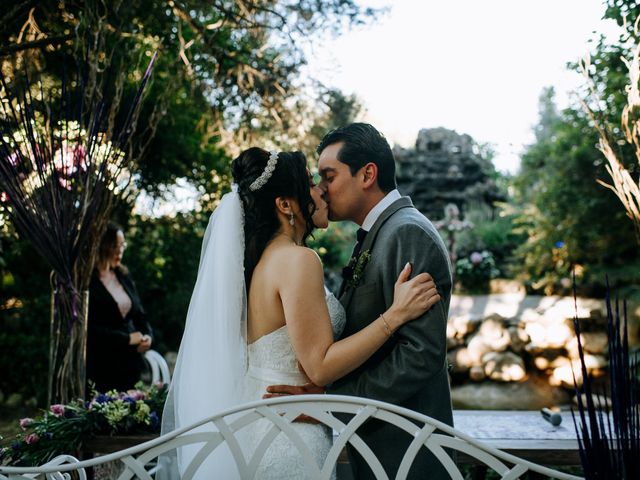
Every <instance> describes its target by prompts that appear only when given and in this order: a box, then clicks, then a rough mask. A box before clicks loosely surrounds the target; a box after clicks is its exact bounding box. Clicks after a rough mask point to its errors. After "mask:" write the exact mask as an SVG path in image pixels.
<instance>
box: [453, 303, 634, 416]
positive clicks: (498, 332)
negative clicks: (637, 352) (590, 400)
mask: <svg viewBox="0 0 640 480" xmlns="http://www.w3.org/2000/svg"><path fill="white" fill-rule="evenodd" d="M631 311H632V315H631V317H632V318H630V322H631V323H630V325H631V326H630V335H631V341H632V342H636V343H637V342H638V323H639V322H638V319H637V318H636V317H635V315H636V313H634V312H635V311H634V310H631ZM576 314H577V317H578V318H579V321H580V325H581V331H582V333H581V341H582V344H583V347H584V350H585V362H586V366H587V371H588V373H589V374H590V375H593V376H594V377H595V378H602V379H603V380H604V377H605V375H606V367H607V334H606V307H605V304H604V301H602V300H597V299H587V298H578V299H577V311H576V308H575V305H574V299H573V298H572V297H553V296H549V297H543V296H526V295H524V293H502V294H494V295H477V296H466V295H454V296H453V297H452V300H451V306H450V311H449V322H448V326H447V347H448V357H449V362H450V363H451V364H452V379H453V398H454V406H456V407H459V408H513V409H537V408H541V407H543V406H552V405H556V404H559V403H567V402H568V401H569V400H570V398H571V396H572V395H573V390H574V383H573V378H574V375H575V377H576V381H577V382H578V383H581V382H582V374H581V372H580V361H579V356H578V342H577V338H576V335H575V333H574V328H573V318H574V316H576ZM489 399H491V400H489Z"/></svg>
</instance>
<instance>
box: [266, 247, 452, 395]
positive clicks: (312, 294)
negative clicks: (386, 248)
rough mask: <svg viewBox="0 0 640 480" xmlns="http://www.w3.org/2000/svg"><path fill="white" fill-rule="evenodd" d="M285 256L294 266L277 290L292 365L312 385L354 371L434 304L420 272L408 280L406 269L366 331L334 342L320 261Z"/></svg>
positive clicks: (302, 253)
mask: <svg viewBox="0 0 640 480" xmlns="http://www.w3.org/2000/svg"><path fill="white" fill-rule="evenodd" d="M290 254H291V256H290V257H289V259H288V260H289V262H288V264H289V265H292V266H294V267H293V268H291V269H289V271H288V272H287V273H288V275H287V276H286V277H285V276H283V277H282V278H281V280H280V281H279V282H278V291H279V294H280V298H281V300H282V306H283V309H284V315H285V319H286V322H287V327H288V330H289V337H290V339H291V343H292V345H293V348H294V350H295V352H296V356H297V358H298V361H299V362H300V364H301V365H302V368H304V371H305V372H306V374H307V376H308V377H309V379H310V380H311V381H312V382H313V383H315V384H316V385H326V384H328V383H331V382H333V381H334V380H336V379H338V378H341V377H343V376H345V375H346V374H347V373H349V372H351V371H352V370H355V369H356V368H358V367H359V366H360V365H362V364H363V363H364V362H365V361H366V360H367V359H368V358H369V357H370V356H371V355H373V353H374V352H376V350H378V349H379V348H380V347H381V346H382V345H383V344H384V343H385V342H386V341H387V340H388V339H389V336H390V335H391V333H393V332H394V331H395V330H397V329H398V328H400V327H401V326H402V325H403V324H404V323H406V322H407V321H409V320H412V319H414V318H416V317H418V316H420V315H421V314H422V313H424V312H425V311H426V310H428V309H429V308H431V306H433V305H434V304H435V303H436V302H437V301H439V300H440V297H439V296H438V294H437V292H436V289H435V284H434V283H433V280H432V279H431V277H430V276H429V275H428V274H424V273H423V274H420V275H417V276H416V277H415V278H413V279H411V280H408V279H409V275H410V273H411V271H410V267H407V268H405V270H404V271H403V272H402V274H401V275H400V278H399V279H398V282H397V283H396V289H395V295H394V302H393V305H391V307H390V308H389V309H388V310H387V311H386V312H384V313H383V315H382V316H380V317H378V318H377V319H372V322H371V323H370V324H369V325H368V326H367V327H365V328H363V329H362V330H360V331H359V332H357V333H355V334H353V335H351V336H349V337H347V338H344V339H342V340H340V341H338V342H335V343H334V342H333V332H332V329H331V321H330V318H329V311H328V309H327V303H326V300H325V293H324V284H323V278H324V277H323V273H322V264H321V263H320V259H319V258H318V256H317V255H316V253H315V252H313V251H312V250H310V249H306V248H296V249H295V251H293V252H290Z"/></svg>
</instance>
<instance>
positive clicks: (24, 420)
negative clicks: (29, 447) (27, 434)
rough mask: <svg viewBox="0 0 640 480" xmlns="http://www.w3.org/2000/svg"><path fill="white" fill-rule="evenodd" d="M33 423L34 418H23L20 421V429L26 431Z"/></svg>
mask: <svg viewBox="0 0 640 480" xmlns="http://www.w3.org/2000/svg"><path fill="white" fill-rule="evenodd" d="M32 423H33V419H32V418H21V419H20V428H21V429H22V430H23V431H24V430H26V429H27V427H29V426H30V425H31V424H32Z"/></svg>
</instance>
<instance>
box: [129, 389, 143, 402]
mask: <svg viewBox="0 0 640 480" xmlns="http://www.w3.org/2000/svg"><path fill="white" fill-rule="evenodd" d="M127 394H128V396H129V398H132V399H133V400H134V401H137V400H144V399H145V397H146V395H145V394H144V392H141V391H140V390H128V391H127Z"/></svg>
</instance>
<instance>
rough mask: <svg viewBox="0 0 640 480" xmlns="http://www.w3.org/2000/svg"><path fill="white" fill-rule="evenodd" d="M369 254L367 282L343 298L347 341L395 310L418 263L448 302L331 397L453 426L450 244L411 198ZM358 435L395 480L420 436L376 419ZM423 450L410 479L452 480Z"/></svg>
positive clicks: (393, 211) (371, 241) (362, 470)
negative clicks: (395, 408) (399, 283)
mask: <svg viewBox="0 0 640 480" xmlns="http://www.w3.org/2000/svg"><path fill="white" fill-rule="evenodd" d="M366 251H369V253H370V255H371V257H370V260H369V262H368V264H367V265H366V267H365V268H364V273H363V276H362V277H361V280H360V281H359V283H358V285H357V286H356V288H351V289H347V290H346V291H345V292H344V293H343V294H342V296H341V297H340V302H341V303H342V304H343V306H344V307H345V309H346V312H347V324H346V327H345V329H344V332H343V333H342V337H348V336H349V335H352V334H353V333H355V332H357V331H359V330H361V329H363V328H364V327H366V326H367V325H368V324H369V323H371V322H372V321H374V320H376V319H377V318H378V317H379V316H380V314H381V313H383V312H384V311H385V310H387V309H388V308H389V307H390V306H391V304H392V303H393V292H394V285H395V282H396V280H397V278H398V275H399V274H400V272H401V271H402V268H403V267H404V265H405V264H406V263H407V262H411V264H412V265H413V271H412V277H413V276H415V275H417V274H418V273H421V272H429V273H430V274H431V276H432V277H433V278H434V280H435V282H436V285H437V288H438V292H439V294H440V296H441V297H442V300H441V301H440V302H438V303H437V304H436V305H434V307H433V308H431V309H430V310H429V311H428V312H426V313H425V314H424V315H422V316H421V317H420V318H418V319H416V320H414V321H411V322H409V323H407V324H405V325H404V326H402V327H401V328H400V329H399V330H397V331H396V332H395V333H394V334H393V336H392V337H391V338H390V339H389V341H387V343H386V344H385V345H383V346H382V348H380V349H379V350H378V351H377V352H376V353H375V354H374V355H373V356H372V357H371V358H370V359H369V360H368V361H367V362H365V363H364V364H363V365H362V366H361V367H360V368H358V369H357V370H355V371H353V372H352V373H350V374H348V375H347V376H345V377H343V378H342V379H340V380H337V381H336V382H335V383H334V384H333V385H332V386H330V387H329V388H328V393H332V394H338V395H354V396H358V397H366V398H372V399H375V400H382V401H385V402H389V403H392V404H395V405H400V406H402V407H406V408H410V409H411V410H415V411H417V412H420V413H423V414H425V415H428V416H430V417H433V418H436V419H438V420H440V421H442V422H444V423H446V424H449V425H453V416H452V411H451V393H450V389H449V375H448V371H447V357H446V327H447V316H448V312H449V301H450V298H451V267H450V263H449V256H448V254H447V250H446V248H445V245H444V243H443V241H442V239H441V238H440V235H439V234H438V232H437V231H436V229H435V227H434V226H433V225H432V223H431V222H430V221H429V220H427V218H425V217H424V215H422V214H421V213H420V212H419V211H418V210H416V209H415V208H414V206H413V204H412V203H411V200H410V199H409V198H408V197H402V198H400V199H398V200H396V201H395V202H394V203H393V204H391V205H390V206H389V207H388V208H387V209H386V210H385V211H384V212H383V213H382V214H381V215H380V217H379V218H378V219H377V221H376V222H375V224H374V225H373V227H372V228H371V230H370V231H369V233H368V234H367V236H366V237H365V240H364V243H363V245H362V250H361V252H366ZM358 433H359V434H360V435H361V436H362V437H363V439H364V440H365V441H366V442H367V444H368V445H369V446H370V447H371V448H372V450H373V451H374V453H376V455H377V456H378V458H379V459H380V461H381V463H382V464H383V466H384V467H385V469H386V470H387V473H388V474H389V476H390V478H394V477H395V473H396V470H397V468H398V466H399V464H400V461H401V460H402V456H403V455H404V452H405V450H406V448H407V446H408V444H409V442H410V441H411V439H412V438H411V437H409V436H408V435H406V434H405V433H404V432H401V431H400V430H398V429H397V428H394V427H391V426H389V425H388V424H383V423H382V422H378V421H375V420H370V421H369V422H368V423H366V424H365V425H364V426H363V427H361V428H360V429H359V430H358ZM422 451H423V452H425V453H424V454H423V455H420V456H419V457H418V458H417V459H416V462H415V463H414V468H412V470H411V472H410V476H409V477H408V478H429V479H440V478H443V479H444V478H449V476H448V475H447V474H446V472H444V470H443V469H442V468H441V467H440V464H439V461H437V460H436V459H435V457H433V456H432V455H428V454H426V451H425V449H422ZM349 459H350V462H351V463H352V466H353V467H354V473H356V477H357V478H358V479H360V478H368V474H367V472H366V470H367V468H366V467H365V466H364V465H363V464H362V462H361V459H359V456H358V455H357V453H354V451H353V450H352V449H351V450H350V451H349Z"/></svg>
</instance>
